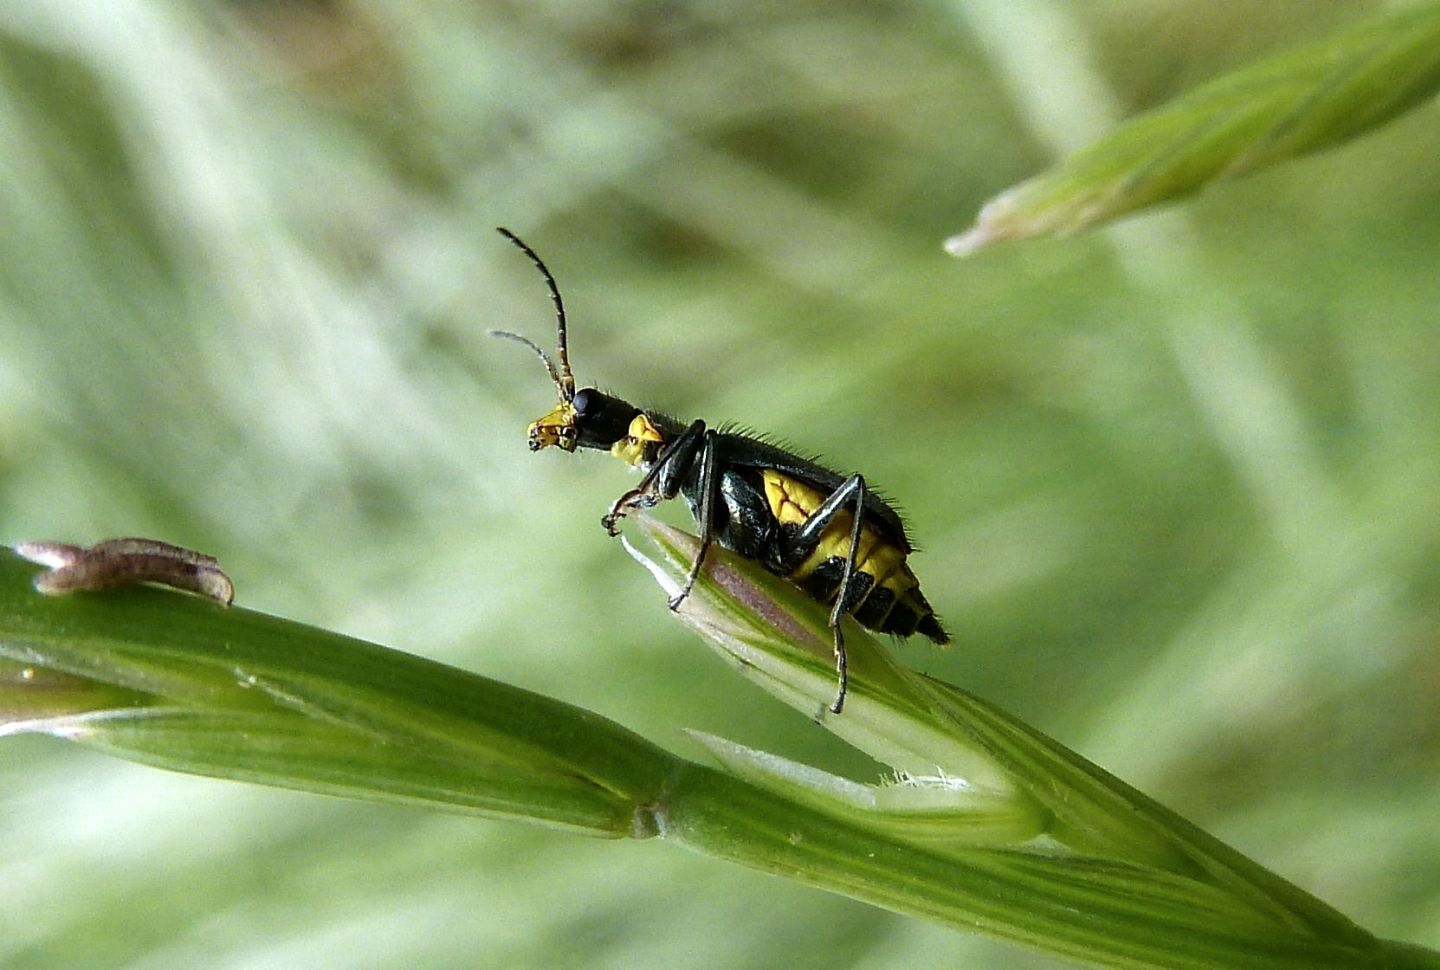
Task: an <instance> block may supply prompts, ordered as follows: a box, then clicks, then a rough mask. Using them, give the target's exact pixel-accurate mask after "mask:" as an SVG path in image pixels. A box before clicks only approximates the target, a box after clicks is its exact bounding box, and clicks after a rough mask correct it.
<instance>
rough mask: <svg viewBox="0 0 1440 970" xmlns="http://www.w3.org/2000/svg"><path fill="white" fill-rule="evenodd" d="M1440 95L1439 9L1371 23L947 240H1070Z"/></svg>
mask: <svg viewBox="0 0 1440 970" xmlns="http://www.w3.org/2000/svg"><path fill="white" fill-rule="evenodd" d="M1437 86H1440V4H1433V3H1432V4H1426V5H1425V6H1422V7H1420V8H1418V9H1414V10H1405V11H1402V12H1399V13H1395V14H1391V15H1390V16H1387V17H1384V18H1381V19H1377V20H1370V21H1366V22H1364V23H1363V24H1360V25H1358V26H1355V27H1352V28H1350V29H1348V30H1344V31H1341V32H1339V33H1336V34H1333V35H1331V36H1329V37H1326V38H1323V39H1321V40H1319V41H1316V42H1314V43H1311V44H1307V45H1305V46H1303V47H1300V48H1298V49H1295V50H1291V51H1287V52H1285V53H1282V54H1279V55H1276V56H1274V57H1271V58H1268V59H1266V60H1263V61H1261V62H1259V63H1257V64H1253V65H1250V66H1249V67H1245V68H1242V69H1241V70H1238V71H1234V72H1232V73H1230V74H1226V75H1223V76H1221V77H1218V78H1216V79H1214V80H1212V81H1210V82H1208V83H1206V84H1203V85H1201V86H1200V87H1198V88H1196V89H1195V90H1193V91H1191V92H1190V93H1188V94H1185V95H1183V96H1181V97H1179V98H1177V99H1176V100H1174V101H1172V102H1171V103H1170V104H1167V105H1165V106H1163V107H1160V108H1158V109H1156V110H1154V111H1151V112H1148V113H1146V114H1143V115H1141V116H1139V117H1138V118H1135V119H1134V120H1132V121H1130V122H1128V123H1127V124H1124V125H1122V126H1121V127H1120V128H1118V129H1116V130H1115V131H1114V132H1113V133H1111V134H1110V135H1108V136H1107V137H1105V138H1103V139H1102V140H1100V141H1099V142H1096V143H1095V144H1094V145H1091V146H1090V147H1089V148H1086V149H1085V150H1083V151H1080V152H1077V153H1075V154H1074V155H1072V156H1071V157H1070V158H1068V159H1066V160H1065V161H1064V162H1062V163H1061V164H1060V165H1059V166H1057V167H1055V168H1053V169H1051V170H1050V171H1048V172H1046V173H1044V174H1042V175H1038V176H1036V177H1035V178H1032V179H1029V180H1028V181H1025V182H1022V183H1020V184H1019V185H1017V186H1014V187H1012V188H1010V189H1007V190H1006V191H1004V192H1002V193H1001V194H1000V195H998V196H996V197H995V198H993V199H992V200H991V201H990V202H988V203H986V205H985V206H984V207H983V208H982V209H981V210H980V215H979V217H978V218H977V219H976V221H975V225H974V226H972V227H971V228H970V229H968V230H967V231H965V232H963V233H961V234H959V235H957V236H953V237H951V238H950V239H948V240H946V243H945V248H946V249H947V250H948V251H949V252H950V253H951V254H953V255H956V256H964V255H968V254H970V253H972V252H974V251H975V250H977V249H980V248H983V247H985V246H989V245H991V244H994V243H997V242H1007V241H1012V240H1017V239H1027V238H1030V237H1032V236H1039V235H1044V234H1047V233H1071V232H1078V231H1079V230H1082V229H1088V228H1090V227H1091V226H1095V225H1099V224H1101V223H1104V222H1107V221H1109V220H1111V219H1114V218H1116V217H1117V216H1121V215H1123V214H1125V213H1127V212H1132V211H1134V210H1136V209H1141V208H1144V207H1146V206H1150V205H1155V204H1157V203H1161V202H1165V201H1168V200H1170V199H1175V198H1179V197H1181V196H1184V195H1187V194H1189V193H1191V192H1194V191H1196V190H1198V189H1201V188H1204V187H1205V186H1206V185H1208V184H1210V183H1211V182H1217V181H1220V180H1222V179H1226V178H1231V177H1234V176H1237V175H1243V174H1246V173H1248V172H1252V171H1254V170H1255V169H1258V168H1263V167H1264V166H1266V165H1270V164H1272V163H1274V162H1279V161H1284V160H1286V159H1289V158H1293V157H1295V156H1298V155H1303V154H1305V153H1307V152H1312V151H1315V150H1317V149H1321V148H1326V147H1328V146H1331V145H1335V144H1337V143H1339V142H1343V141H1346V140H1347V139H1350V138H1353V137H1355V136H1356V135H1359V134H1362V133H1363V132H1366V131H1369V130H1370V129H1371V128H1374V127H1375V126H1377V125H1379V124H1381V123H1383V122H1385V121H1388V120H1390V119H1391V118H1393V117H1395V116H1396V115H1398V114H1400V113H1402V112H1404V111H1405V110H1407V109H1409V108H1411V107H1413V106H1415V105H1416V104H1419V103H1420V102H1422V101H1424V100H1426V99H1427V98H1429V97H1430V96H1431V95H1433V94H1434V93H1435V90H1436V87H1437Z"/></svg>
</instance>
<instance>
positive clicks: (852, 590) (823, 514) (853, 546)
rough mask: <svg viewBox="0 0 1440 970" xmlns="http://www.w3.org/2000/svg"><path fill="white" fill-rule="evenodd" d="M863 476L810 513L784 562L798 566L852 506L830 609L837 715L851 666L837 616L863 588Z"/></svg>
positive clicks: (790, 566)
mask: <svg viewBox="0 0 1440 970" xmlns="http://www.w3.org/2000/svg"><path fill="white" fill-rule="evenodd" d="M865 494H866V490H865V476H863V475H851V476H850V477H849V478H847V479H845V481H844V482H843V483H841V485H840V487H839V488H837V489H835V491H833V492H831V493H830V497H829V498H827V499H826V500H825V501H824V502H822V503H820V506H819V507H818V508H816V509H815V511H814V512H812V513H811V514H810V517H809V518H808V519H806V520H805V524H804V525H802V526H801V527H800V531H799V532H797V533H796V534H795V539H794V541H793V542H792V543H791V546H790V551H789V555H788V556H787V561H786V563H785V565H786V568H787V574H788V573H793V572H794V571H795V570H796V569H798V568H799V567H800V564H801V563H803V562H804V561H805V560H806V559H807V558H809V556H810V554H811V553H813V552H814V551H815V550H816V549H817V548H818V547H819V545H820V541H821V539H822V538H823V537H824V535H825V532H826V531H827V530H828V529H829V527H830V526H831V525H832V524H833V523H834V521H835V517H836V516H837V515H839V514H840V512H841V511H842V510H844V508H845V507H846V506H847V505H849V506H851V507H852V508H853V510H854V511H853V514H852V519H853V521H852V522H851V525H850V548H849V549H848V550H847V551H846V553H845V570H844V572H843V573H842V574H841V576H840V588H839V589H838V590H837V591H836V593H835V604H834V605H833V606H832V607H831V608H830V630H831V633H832V634H833V636H834V641H835V677H836V681H837V683H836V687H835V700H834V701H833V702H832V703H831V704H830V713H832V714H839V713H840V712H841V710H843V709H844V707H845V694H846V692H847V691H848V690H849V687H850V668H849V662H848V658H847V657H846V654H845V634H844V633H843V632H841V629H840V619H841V617H843V616H845V615H846V614H847V613H850V612H852V611H853V610H854V609H855V607H856V606H857V605H858V604H857V602H856V600H859V599H860V598H862V596H863V587H862V586H861V584H860V583H859V582H858V572H857V570H856V568H855V563H856V560H857V557H858V556H859V552H860V530H861V528H862V527H863V526H864V522H865Z"/></svg>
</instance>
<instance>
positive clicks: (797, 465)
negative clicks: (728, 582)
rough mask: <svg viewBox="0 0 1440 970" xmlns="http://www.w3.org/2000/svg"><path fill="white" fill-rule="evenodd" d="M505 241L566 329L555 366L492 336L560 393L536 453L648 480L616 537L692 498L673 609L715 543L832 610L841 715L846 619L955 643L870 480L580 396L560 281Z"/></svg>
mask: <svg viewBox="0 0 1440 970" xmlns="http://www.w3.org/2000/svg"><path fill="white" fill-rule="evenodd" d="M499 232H500V233H501V235H503V236H505V238H507V239H509V240H510V241H511V242H512V243H514V244H515V245H516V246H517V247H519V248H520V250H521V251H522V252H523V253H525V255H527V256H529V257H530V260H531V261H532V262H533V263H534V264H535V266H536V267H537V268H538V269H539V270H540V272H541V273H542V274H543V275H544V277H545V282H546V283H547V284H548V286H549V287H550V298H551V299H552V300H553V301H554V303H555V315H556V317H557V319H558V321H559V325H558V328H559V339H558V342H557V346H556V358H555V359H553V360H552V359H551V357H550V355H549V354H547V353H546V352H545V351H544V350H542V349H540V347H539V346H537V345H536V344H535V343H534V342H533V341H531V340H529V339H528V338H526V337H522V336H520V335H519V334H517V333H511V332H509V331H506V330H492V331H490V333H491V334H492V335H493V336H496V337H506V338H508V339H510V340H516V341H519V342H520V343H522V344H524V345H525V346H527V347H529V348H530V349H531V350H532V351H534V352H535V353H536V354H537V355H538V356H539V357H540V360H541V361H543V362H544V364H545V369H546V370H547V371H549V373H550V380H551V381H552V382H553V383H554V384H555V389H556V391H557V392H558V393H559V395H560V403H559V404H558V405H557V406H556V407H555V408H554V409H553V410H551V411H550V412H549V413H548V414H546V415H545V416H544V417H542V418H540V419H539V420H538V421H535V422H533V423H531V425H530V428H529V432H528V433H529V438H530V450H531V451H540V450H541V449H543V448H549V447H551V446H552V445H553V446H555V447H558V448H560V449H562V450H564V451H571V452H573V451H575V450H576V449H577V448H593V449H597V450H604V451H608V452H610V453H611V454H612V455H614V456H615V457H616V458H619V459H620V460H621V461H623V462H625V463H626V464H627V465H631V466H632V467H634V468H637V469H639V470H640V472H642V473H643V477H642V478H641V479H640V484H638V485H636V486H635V487H634V488H632V489H630V490H629V491H627V492H626V493H625V494H623V495H621V496H620V497H619V498H618V499H616V500H615V502H614V504H613V505H611V506H610V511H609V512H607V513H606V514H605V516H604V517H603V518H602V519H601V520H600V521H601V524H602V525H604V527H605V530H606V531H607V532H609V533H610V535H612V536H615V535H619V531H618V530H617V528H616V523H617V522H618V521H619V520H620V519H621V518H623V517H624V516H625V514H626V513H627V512H629V511H630V510H631V509H641V508H649V507H651V506H654V505H656V504H658V503H660V502H664V501H667V500H669V499H673V498H675V496H677V495H682V496H684V498H685V501H686V502H687V503H688V504H689V506H690V511H691V512H692V513H693V514H694V516H695V521H696V522H697V523H698V525H699V527H700V551H699V554H698V555H696V557H695V563H694V565H692V566H691V568H690V573H689V575H688V576H687V577H686V578H685V584H684V585H683V586H682V587H681V589H680V592H679V593H678V594H676V595H675V596H674V597H672V598H671V599H670V608H671V609H672V610H673V609H677V608H679V606H680V604H681V603H682V602H684V600H685V597H686V596H688V595H689V593H690V590H691V588H692V587H693V586H694V585H695V580H696V578H697V577H698V576H699V575H700V569H701V567H702V565H703V564H704V561H705V553H706V551H707V550H708V549H709V547H710V543H712V542H719V543H720V545H722V546H724V547H725V548H726V549H730V550H732V551H734V552H736V553H738V554H739V555H741V556H744V557H745V558H747V559H753V560H755V561H757V562H759V563H761V564H763V565H764V566H765V568H766V569H769V570H770V571H771V572H773V573H775V574H776V575H778V576H783V577H784V578H785V579H787V580H789V581H790V582H792V583H794V584H795V585H797V586H799V587H800V588H801V589H803V590H804V591H805V592H806V593H808V594H809V595H810V596H812V597H814V598H815V599H816V600H819V601H820V602H821V603H825V604H829V605H830V627H831V630H832V631H833V633H834V638H835V668H836V673H837V675H838V677H839V686H838V688H837V690H836V694H835V700H834V702H833V703H832V704H831V705H830V710H831V711H833V712H834V713H836V714H839V713H840V710H841V708H842V707H843V706H844V704H845V693H846V689H847V687H848V683H849V682H848V677H847V673H846V663H845V638H844V635H843V634H842V633H841V631H840V618H841V617H842V616H845V615H849V616H853V617H854V618H855V620H856V621H857V622H859V623H860V624H861V625H862V626H865V627H869V628H870V629H872V630H876V631H879V632H880V633H892V634H895V635H896V636H901V637H908V636H910V635H911V634H913V633H922V634H924V635H925V636H927V637H929V638H930V639H931V640H934V641H935V642H936V643H940V644H944V643H949V642H950V635H949V634H948V633H946V632H945V630H944V628H943V627H941V625H940V620H939V618H938V617H937V616H936V615H935V611H934V610H932V609H931V608H930V604H929V603H928V602H926V601H925V596H924V594H923V593H921V592H920V582H919V580H917V579H916V578H915V574H914V573H913V572H911V571H910V566H909V565H908V564H907V563H906V561H905V560H906V557H907V556H908V555H909V554H910V551H911V548H912V547H911V545H910V540H909V538H908V537H907V536H906V534H905V524H904V523H903V522H902V521H901V520H900V515H899V514H898V513H897V512H896V511H895V510H894V509H893V508H891V507H890V506H889V505H887V504H886V503H885V502H884V501H883V500H882V499H881V498H880V497H879V496H877V495H876V494H875V493H874V492H871V491H869V489H868V488H867V487H866V485H865V478H864V477H863V476H861V475H858V474H857V475H851V476H849V477H848V478H847V477H845V476H843V475H840V474H838V473H836V472H833V471H831V470H830V469H828V468H825V467H824V466H822V465H819V464H817V463H815V462H814V461H810V460H807V459H804V458H800V457H798V456H796V455H793V454H791V453H790V452H788V451H786V450H785V449H783V448H780V447H777V446H776V445H773V444H771V443H770V442H767V441H763V440H760V439H758V438H755V437H752V436H750V435H745V434H737V433H735V432H733V431H724V430H720V431H716V430H712V429H710V428H707V427H706V426H705V422H704V421H700V420H696V421H692V422H690V423H689V424H686V423H684V422H683V421H678V420H676V419H675V418H672V417H668V416H667V415H664V414H661V413H659V412H657V411H650V410H646V409H643V408H638V407H636V406H635V405H633V404H630V403H628V402H626V401H622V400H620V399H619V398H617V397H614V396H612V395H609V394H605V393H604V392H602V391H598V390H596V389H595V388H593V387H587V388H584V389H583V390H579V391H577V390H576V389H575V375H574V374H573V373H572V372H571V370H570V355H569V350H568V347H567V346H566V337H565V304H564V302H563V301H562V300H561V298H560V288H559V286H557V285H556V283H555V277H554V276H553V275H551V273H550V270H549V269H548V268H547V267H546V266H545V263H544V261H543V260H541V259H540V257H539V256H538V255H536V253H535V251H534V250H533V249H531V248H530V247H529V246H527V245H526V244H525V243H524V242H523V241H521V239H520V238H519V237H518V236H516V235H515V234H514V233H512V232H510V230H508V229H504V228H501V229H500V230H499ZM557 362H558V366H557Z"/></svg>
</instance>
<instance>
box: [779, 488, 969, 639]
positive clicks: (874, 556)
mask: <svg viewBox="0 0 1440 970" xmlns="http://www.w3.org/2000/svg"><path fill="white" fill-rule="evenodd" d="M761 477H762V478H763V480H764V484H765V500H766V501H767V502H768V503H769V505H770V512H771V514H772V515H774V516H775V519H776V521H777V522H779V523H780V531H781V536H782V540H781V541H782V543H783V542H784V538H783V537H784V536H786V535H787V534H788V535H793V534H794V533H795V532H796V531H797V530H798V529H799V528H800V527H801V526H802V525H804V524H805V522H806V521H808V520H809V518H810V515H811V514H812V513H813V512H814V511H815V510H816V509H817V508H819V507H820V506H821V505H822V504H823V503H824V501H825V500H826V499H827V498H829V496H828V495H827V494H825V493H823V492H821V491H820V490H819V489H816V488H815V487H814V486H812V485H808V484H806V483H805V482H802V481H799V480H797V479H795V478H792V477H790V476H789V475H786V474H784V473H782V472H778V471H775V470H774V469H768V468H767V469H763V470H762V471H761ZM854 528H855V513H854V510H853V508H849V509H843V510H841V511H840V512H838V513H837V514H836V516H835V518H834V520H833V521H832V522H831V523H830V526H829V527H828V528H827V529H826V530H825V532H824V534H823V535H822V536H821V537H820V541H819V543H818V544H817V545H816V547H815V551H814V552H812V553H811V554H810V555H809V556H808V557H807V558H806V559H805V561H804V562H802V563H801V564H800V565H799V566H797V567H796V568H795V569H794V571H793V572H791V573H790V574H789V575H788V576H786V578H787V579H789V580H790V581H791V582H793V583H795V584H796V585H797V586H799V587H800V588H801V589H804V590H805V591H806V592H807V593H809V594H810V595H811V596H813V597H814V598H815V599H817V600H819V601H820V602H822V603H833V602H834V601H835V597H836V596H838V595H839V593H840V585H841V581H842V580H843V579H844V576H845V560H846V559H847V558H848V557H849V555H850V535H851V533H852V532H853V531H854ZM905 557H906V551H905V549H904V548H903V547H902V546H900V545H899V544H898V543H896V542H895V541H894V540H892V539H890V538H888V537H886V536H884V535H882V534H881V533H880V532H879V531H877V530H876V529H875V528H874V527H873V526H871V525H870V524H869V523H868V522H862V523H861V524H860V544H859V548H858V549H857V550H856V553H855V573H856V575H855V576H854V577H853V578H852V580H851V582H852V593H851V595H850V608H849V610H848V612H849V613H850V614H851V615H852V616H854V617H855V619H856V621H857V622H859V623H860V625H861V626H865V627H869V628H870V629H872V630H876V631H878V632H880V633H893V634H895V635H897V636H902V637H908V636H910V635H911V634H913V633H921V634H924V635H925V636H927V637H929V638H930V639H931V640H934V641H935V642H936V643H948V642H949V641H950V637H949V635H948V634H946V633H945V631H944V629H942V628H941V626H940V622H939V620H938V619H937V618H936V617H935V611H934V610H933V609H931V607H930V604H929V603H928V602H927V601H926V600H925V595H924V594H923V593H921V592H920V581H919V580H918V579H916V578H915V574H914V573H913V572H911V571H910V566H909V565H908V564H907V563H906V561H905Z"/></svg>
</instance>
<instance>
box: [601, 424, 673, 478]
mask: <svg viewBox="0 0 1440 970" xmlns="http://www.w3.org/2000/svg"><path fill="white" fill-rule="evenodd" d="M664 440H665V437H664V436H663V435H662V434H660V429H659V428H657V427H655V425H654V424H653V423H652V422H651V420H650V418H649V417H647V416H646V415H644V414H637V415H635V417H634V419H633V420H632V421H631V422H630V428H629V429H628V431H627V432H626V435H625V437H623V438H621V439H620V440H619V441H617V442H615V443H614V444H613V445H611V446H610V454H612V455H614V456H615V457H616V458H619V459H620V460H621V461H623V462H624V463H625V464H627V465H638V464H640V463H641V462H642V461H644V460H645V452H646V450H647V446H649V445H653V444H660V443H662V442H663V441H664Z"/></svg>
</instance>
